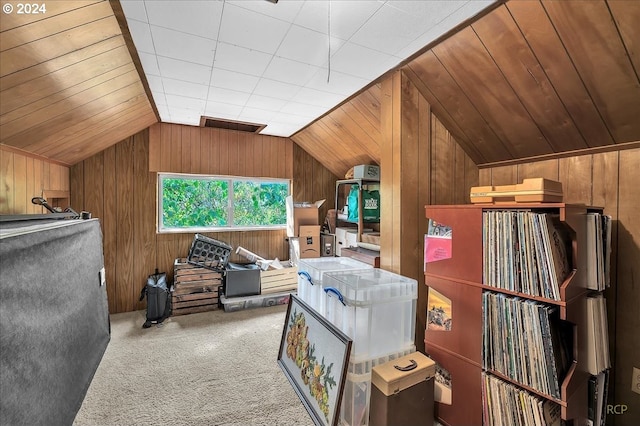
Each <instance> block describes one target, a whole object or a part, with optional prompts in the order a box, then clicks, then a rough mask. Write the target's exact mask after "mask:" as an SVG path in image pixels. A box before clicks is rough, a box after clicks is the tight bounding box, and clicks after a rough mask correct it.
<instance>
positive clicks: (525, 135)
mask: <svg viewBox="0 0 640 426" xmlns="http://www.w3.org/2000/svg"><path fill="white" fill-rule="evenodd" d="M433 52H434V53H435V55H436V56H437V58H438V59H439V60H440V62H442V64H443V65H444V67H445V68H446V69H447V71H448V72H449V74H450V75H451V76H452V77H453V79H454V80H455V81H456V83H457V84H458V86H460V88H461V89H462V90H463V91H464V93H465V94H466V95H467V97H468V98H469V100H470V102H471V103H472V104H473V105H474V106H475V108H476V109H477V110H478V112H479V114H480V115H482V116H483V118H484V119H485V121H486V122H487V123H488V124H489V126H491V128H492V129H493V131H494V132H495V133H496V134H497V135H498V137H499V138H500V140H502V141H504V142H505V143H507V144H509V145H510V146H512V147H513V149H512V151H513V154H514V155H515V156H516V157H523V156H533V155H541V154H548V153H550V152H553V151H552V149H551V146H550V145H549V143H548V142H547V140H546V138H545V137H544V135H543V134H542V133H541V132H540V130H539V129H538V127H537V126H536V124H535V123H534V121H533V120H532V119H531V116H530V115H529V113H528V112H527V111H526V110H525V108H524V106H523V105H522V102H520V100H519V99H518V97H517V96H516V94H515V92H514V91H513V89H512V88H511V86H510V85H509V83H508V82H507V81H506V80H505V78H504V76H503V75H502V74H501V73H500V69H499V68H498V67H497V66H496V65H495V63H494V62H493V59H492V58H491V57H490V56H489V54H488V53H487V50H486V49H485V48H484V46H483V45H482V43H481V41H480V39H479V38H478V37H477V35H476V34H475V32H474V31H473V29H472V28H471V27H466V28H463V29H462V30H461V31H460V32H458V33H456V34H454V35H453V36H452V37H450V38H448V39H447V40H444V41H443V42H442V43H440V44H438V45H437V46H435V47H434V48H433ZM470 64H473V65H470Z"/></svg>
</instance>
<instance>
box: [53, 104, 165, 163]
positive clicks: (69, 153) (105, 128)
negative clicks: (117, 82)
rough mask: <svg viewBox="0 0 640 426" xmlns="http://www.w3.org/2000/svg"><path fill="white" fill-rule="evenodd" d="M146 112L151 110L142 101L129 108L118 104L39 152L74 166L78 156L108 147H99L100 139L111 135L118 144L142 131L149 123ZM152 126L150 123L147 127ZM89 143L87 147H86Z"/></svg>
mask: <svg viewBox="0 0 640 426" xmlns="http://www.w3.org/2000/svg"><path fill="white" fill-rule="evenodd" d="M149 111H151V109H150V108H149V106H148V104H147V103H146V102H145V100H144V99H142V98H140V99H139V100H138V101H137V102H135V103H132V104H120V105H118V106H116V107H113V108H111V109H109V110H107V111H105V112H104V113H100V114H97V115H94V116H92V117H89V118H87V119H86V120H84V121H83V122H82V123H79V124H81V125H77V126H75V130H76V132H75V133H73V134H70V135H69V136H68V137H67V138H65V140H64V141H63V142H62V143H53V144H47V145H46V146H45V145H43V146H42V147H41V152H42V154H46V156H48V157H50V158H65V159H67V158H68V159H69V160H68V162H69V163H71V164H74V163H75V162H77V161H79V160H78V156H79V155H80V154H79V153H87V152H90V151H95V152H93V154H95V153H97V152H100V151H101V150H103V149H105V148H107V147H108V146H110V145H104V144H103V143H101V141H102V139H103V138H104V139H109V135H111V139H112V141H113V140H118V141H120V140H122V139H123V138H125V137H128V136H131V135H133V134H135V133H136V132H138V131H140V130H143V129H144V128H145V127H140V125H139V123H140V122H143V123H147V122H148V113H149ZM151 124H153V123H150V124H148V125H147V126H146V127H148V126H150V125H151ZM116 133H117V134H118V135H120V134H123V133H125V134H126V135H125V136H118V138H115V134H116ZM88 141H90V143H87V142H88ZM98 146H102V149H97V148H98ZM96 149H97V150H96ZM93 154H91V155H93ZM91 155H88V156H87V157H89V156H91ZM87 157H85V158H87Z"/></svg>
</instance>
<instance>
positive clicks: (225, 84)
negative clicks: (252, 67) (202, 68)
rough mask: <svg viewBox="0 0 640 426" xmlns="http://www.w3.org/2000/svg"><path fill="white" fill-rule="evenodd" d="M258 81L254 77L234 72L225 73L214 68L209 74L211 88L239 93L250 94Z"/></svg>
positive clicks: (256, 77) (258, 78) (257, 78)
mask: <svg viewBox="0 0 640 426" xmlns="http://www.w3.org/2000/svg"><path fill="white" fill-rule="evenodd" d="M259 80H260V77H258V76H255V75H247V74H241V73H239V72H236V71H227V70H223V69H220V68H215V67H214V68H213V71H212V72H211V85H212V86H215V87H222V88H224V89H231V90H237V91H240V92H247V93H251V92H252V91H253V89H254V87H256V85H257V84H258V81H259Z"/></svg>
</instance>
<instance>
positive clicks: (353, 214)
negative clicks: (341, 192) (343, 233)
mask: <svg viewBox="0 0 640 426" xmlns="http://www.w3.org/2000/svg"><path fill="white" fill-rule="evenodd" d="M359 191H360V189H359V187H358V185H353V186H352V187H351V190H350V191H349V195H348V197H347V204H348V206H349V215H348V217H347V218H348V220H349V221H351V222H357V221H358V217H359V216H360V212H358V192H359ZM362 210H363V214H362V220H364V221H365V222H376V221H379V220H380V191H377V190H373V191H368V190H366V189H365V190H363V191H362Z"/></svg>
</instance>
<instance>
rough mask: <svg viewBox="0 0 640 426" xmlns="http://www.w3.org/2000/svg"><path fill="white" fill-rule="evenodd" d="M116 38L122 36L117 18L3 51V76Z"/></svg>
mask: <svg viewBox="0 0 640 426" xmlns="http://www.w3.org/2000/svg"><path fill="white" fill-rule="evenodd" d="M112 37H122V33H121V31H120V27H119V26H118V21H116V18H115V17H113V16H110V17H108V18H103V19H99V20H97V21H94V22H90V23H88V24H86V25H82V26H80V27H76V28H72V29H70V30H67V31H63V32H60V33H57V34H54V35H52V36H51V37H47V38H44V39H40V40H35V41H32V42H31V43H27V44H23V45H21V46H18V47H15V48H13V49H9V50H5V51H4V52H0V77H4V76H7V75H10V74H13V73H15V72H17V71H20V70H23V69H25V68H29V67H32V66H34V65H38V64H41V63H43V62H47V61H49V60H51V59H54V58H57V57H59V56H62V55H65V54H67V53H70V52H73V51H75V50H78V49H82V48H83V47H85V46H87V45H90V44H95V43H99V42H101V41H103V40H107V39H109V38H112Z"/></svg>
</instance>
